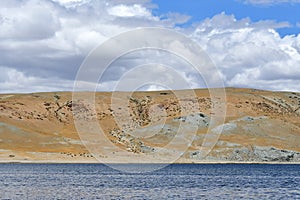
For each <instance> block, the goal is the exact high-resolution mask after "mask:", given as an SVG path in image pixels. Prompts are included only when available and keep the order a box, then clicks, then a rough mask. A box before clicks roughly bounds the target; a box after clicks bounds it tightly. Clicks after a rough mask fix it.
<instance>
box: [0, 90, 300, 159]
mask: <svg viewBox="0 0 300 200" xmlns="http://www.w3.org/2000/svg"><path fill="white" fill-rule="evenodd" d="M195 93H196V98H194V97H190V96H189V93H188V92H187V91H177V95H175V94H174V93H172V92H171V91H157V92H136V93H133V94H131V93H126V92H119V93H115V94H112V93H106V92H99V93H96V95H95V103H94V105H95V109H93V108H94V107H93V104H90V103H86V102H84V100H85V99H84V96H85V94H84V93H83V95H82V100H78V99H76V101H74V99H72V93H69V92H57V93H34V94H5V95H4V94H2V95H0V110H1V112H0V161H2V162H96V161H97V160H96V159H98V160H99V159H100V160H101V159H103V160H104V161H105V162H132V161H135V162H140V161H142V159H144V158H145V157H144V156H145V155H152V156H153V159H154V161H156V162H157V161H158V160H157V158H158V157H159V158H160V160H161V162H164V161H166V160H167V159H166V160H165V159H164V158H170V157H172V155H174V154H176V155H180V158H179V159H176V162H210V161H212V162H300V94H299V93H292V92H270V91H261V90H254V89H234V88H227V89H226V96H227V97H226V102H225V103H226V107H227V109H226V118H225V121H224V123H222V124H214V125H212V124H211V119H212V118H211V117H212V116H213V115H215V113H214V112H213V111H212V110H213V108H214V106H215V105H214V103H213V102H212V100H211V97H210V95H209V92H208V90H205V89H203V90H202V89H201V90H200V89H199V90H196V91H195ZM178 94H179V96H180V98H178ZM74 120H75V121H76V122H77V123H78V124H77V128H78V127H79V128H80V127H84V126H83V125H85V124H86V125H88V126H89V124H90V122H91V121H94V122H95V120H96V122H97V124H98V125H99V127H101V130H102V132H101V131H100V132H101V134H99V135H97V134H96V132H97V130H96V131H95V130H92V128H91V130H89V128H87V130H86V132H85V130H83V131H82V130H81V132H80V134H78V132H77V130H76V128H75V124H74ZM80 124H83V125H82V126H81V125H80ZM218 130H222V133H221V134H220V135H218V136H219V137H218V138H214V139H211V141H209V140H210V134H212V135H213V132H214V131H215V132H217V131H218ZM178 135H180V137H182V138H180V137H179V136H178ZM177 136H178V137H177ZM187 136H193V137H192V140H190V141H192V142H186V140H189V139H191V137H187ZM215 139H217V140H216V141H215V142H214V140H215ZM207 145H208V146H207ZM87 146H88V147H87ZM210 147H213V148H212V149H210ZM205 148H206V150H209V151H207V152H209V153H208V154H207V155H206V154H205V155H203V151H204V150H205ZM130 158H133V159H134V160H132V159H130ZM138 158H140V159H141V160H137V159H138ZM147 158H149V157H147ZM155 158H156V160H155ZM174 158H176V157H174ZM147 161H151V160H146V161H145V160H144V162H147Z"/></svg>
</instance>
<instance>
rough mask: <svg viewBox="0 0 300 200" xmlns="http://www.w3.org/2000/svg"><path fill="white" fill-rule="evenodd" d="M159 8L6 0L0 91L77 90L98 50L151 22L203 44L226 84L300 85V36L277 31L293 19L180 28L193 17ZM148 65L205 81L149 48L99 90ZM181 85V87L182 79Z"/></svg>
mask: <svg viewBox="0 0 300 200" xmlns="http://www.w3.org/2000/svg"><path fill="white" fill-rule="evenodd" d="M249 2H250V1H249ZM251 2H252V3H253V2H254V0H252V1H251ZM256 2H263V1H256ZM264 2H267V1H266V0H265V1H264ZM277 2H278V1H277ZM153 8H155V5H153V4H152V3H151V1H150V0H116V1H108V0H102V1H96V0H41V1H38V0H28V1H18V0H2V1H1V2H0V29H1V32H0V66H1V67H0V70H1V75H0V92H1V93H7V92H34V91H58V90H72V87H73V81H74V78H75V76H76V73H77V70H78V68H79V66H80V64H81V63H82V62H83V60H84V58H85V57H86V56H87V55H88V53H89V52H90V51H91V50H92V49H94V48H95V47H96V46H98V45H99V44H101V43H102V42H104V41H105V40H107V39H108V38H110V37H112V36H115V35H117V34H119V33H122V32H124V31H128V30H132V29H135V28H137V27H152V26H156V27H166V28H169V29H174V30H177V31H180V32H182V33H184V34H186V35H187V36H188V37H190V38H191V39H193V40H194V41H195V42H197V43H198V44H199V45H200V46H201V47H202V48H203V49H204V50H205V51H206V52H207V54H208V55H209V56H210V58H211V59H212V61H213V62H214V63H215V64H216V66H217V67H218V68H219V70H220V73H221V76H222V77H223V78H224V82H225V85H226V86H235V87H253V88H261V89H271V90H295V91H299V89H298V87H297V85H299V81H298V80H300V68H299V65H300V35H297V36H295V35H290V36H285V37H283V38H282V37H280V35H279V34H278V33H277V32H276V29H278V28H283V27H287V26H290V24H289V23H287V22H280V23H278V22H274V21H260V22H252V21H251V20H250V19H247V18H246V19H241V20H237V19H236V18H235V17H234V16H233V15H226V14H225V13H221V14H218V15H216V16H214V17H212V18H208V19H205V20H203V21H201V22H198V23H197V24H194V25H192V26H190V27H186V26H185V27H186V28H180V27H179V26H177V25H178V24H184V23H186V22H187V21H188V20H189V19H190V17H189V16H186V15H182V14H180V13H165V14H164V15H162V16H157V15H154V14H153ZM132 42H134V41H132ZM108 51H109V50H108ZM147 63H158V65H157V66H159V64H162V65H167V66H172V67H173V68H174V70H176V73H177V74H179V75H180V76H181V77H183V78H184V79H185V80H186V81H187V82H188V83H189V87H193V88H196V87H204V86H205V83H204V82H203V80H202V79H201V75H199V74H198V73H197V72H195V71H194V70H193V69H192V68H191V67H190V66H188V64H187V63H185V62H183V61H182V60H179V59H177V58H175V57H174V56H172V55H167V54H166V53H162V52H159V51H143V52H139V53H132V54H129V55H126V56H124V57H122V59H119V60H118V61H117V62H115V63H114V64H113V65H111V67H110V68H109V69H108V70H107V71H106V73H105V76H104V77H102V79H101V81H102V83H101V84H99V86H98V89H99V90H112V89H114V87H115V86H116V85H117V84H118V79H119V78H120V77H122V75H123V74H125V73H127V72H128V71H130V70H131V69H132V68H133V67H134V66H138V65H142V64H147ZM159 69H161V68H159V67H157V68H155V67H152V70H154V72H153V73H146V72H145V71H141V70H139V71H137V74H136V75H131V76H130V78H131V79H134V78H136V79H137V81H138V80H140V79H146V78H147V76H150V75H153V76H155V77H157V76H158V74H159V73H155V70H157V71H158V70H159ZM157 71H156V72H157ZM161 74H162V79H163V80H164V81H165V82H167V83H170V82H172V81H173V82H174V79H173V77H172V76H169V75H168V74H167V73H161ZM153 80H155V79H153ZM82 84H83V85H84V84H89V83H82ZM174 85H175V86H174V88H176V89H181V85H180V84H176V82H174ZM144 88H146V89H149V90H151V89H154V88H162V87H161V86H158V85H149V86H147V87H144Z"/></svg>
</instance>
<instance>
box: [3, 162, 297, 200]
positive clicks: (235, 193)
mask: <svg viewBox="0 0 300 200" xmlns="http://www.w3.org/2000/svg"><path fill="white" fill-rule="evenodd" d="M126 167H128V168H130V165H127V166H126ZM135 167H136V166H135ZM139 167H141V168H143V167H145V166H139ZM216 198H218V199H240V198H244V199H300V165H256V164H251V165H250V164H249V165H246V164H245V165H238V164H226V165H221V164H220V165H219V164H205V165H202V164H201V165H196V164H180V165H177V164H174V165H169V166H168V167H166V168H163V169H161V170H158V171H154V172H150V173H143V174H134V173H123V172H120V171H117V170H114V169H111V168H109V167H107V166H105V165H101V164H0V199H216Z"/></svg>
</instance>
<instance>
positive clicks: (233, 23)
mask: <svg viewBox="0 0 300 200" xmlns="http://www.w3.org/2000/svg"><path fill="white" fill-rule="evenodd" d="M285 25H288V24H284V23H283V24H276V23H274V22H272V21H261V22H258V23H253V22H251V21H250V20H249V19H242V20H236V19H235V18H234V17H233V16H228V15H225V14H224V13H222V14H220V15H217V16H215V17H213V18H212V19H207V20H205V21H203V22H202V23H200V24H199V25H198V26H197V27H196V29H195V31H194V32H193V33H192V34H191V37H193V38H195V39H196V40H197V41H199V43H200V45H201V46H202V47H203V48H204V50H206V52H207V53H208V54H209V55H210V57H211V59H212V60H213V61H214V62H215V64H216V65H217V66H218V67H219V69H220V70H221V71H222V73H223V75H224V77H226V79H225V83H226V85H227V86H237V87H253V88H261V89H274V88H275V89H276V88H277V89H278V90H281V89H287V88H289V86H290V85H291V84H290V82H289V81H291V80H300V68H299V66H300V53H299V46H300V45H299V44H300V43H299V38H300V35H298V36H286V37H284V38H281V37H280V36H279V34H278V33H277V32H276V31H275V30H274V27H275V28H276V27H278V26H285ZM258 83H260V84H258ZM262 83H263V84H262ZM286 83H288V85H289V86H288V85H286V87H283V86H282V85H284V84H286ZM279 85H280V86H279ZM277 86H278V87H277ZM291 89H295V87H291ZM297 90H298V91H299V89H297Z"/></svg>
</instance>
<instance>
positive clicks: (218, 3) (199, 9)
mask: <svg viewBox="0 0 300 200" xmlns="http://www.w3.org/2000/svg"><path fill="white" fill-rule="evenodd" d="M152 2H153V3H154V4H156V5H157V6H158V7H157V9H154V14H156V15H158V16H159V15H164V14H165V13H168V12H178V13H181V14H186V15H189V16H191V19H190V20H189V22H188V23H187V24H185V25H184V26H188V25H190V24H192V23H194V22H199V21H202V20H204V19H205V18H211V17H213V16H215V15H217V14H220V13H222V12H225V13H226V14H227V15H234V16H235V17H236V19H242V18H247V17H248V18H250V19H251V21H253V22H258V21H261V20H274V21H275V22H289V23H290V27H286V28H280V29H278V30H277V31H278V32H279V33H280V35H281V36H285V35H290V34H298V33H299V32H300V27H297V23H300V4H299V3H276V4H250V3H244V2H241V1H237V0H231V1H230V0H208V1H207V0H206V1H203V0H185V1H174V0H153V1H152Z"/></svg>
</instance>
